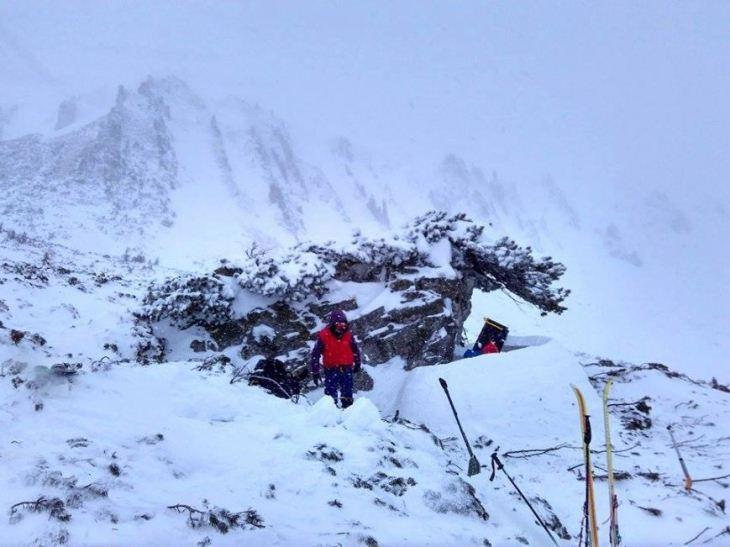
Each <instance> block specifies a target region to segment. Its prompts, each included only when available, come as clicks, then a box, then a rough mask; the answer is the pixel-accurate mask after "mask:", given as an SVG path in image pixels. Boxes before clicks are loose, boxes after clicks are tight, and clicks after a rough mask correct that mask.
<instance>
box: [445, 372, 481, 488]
mask: <svg viewBox="0 0 730 547" xmlns="http://www.w3.org/2000/svg"><path fill="white" fill-rule="evenodd" d="M439 383H440V384H441V387H442V388H444V392H445V393H446V397H447V398H448V399H449V404H450V405H451V410H452V411H453V413H454V418H456V425H458V426H459V431H461V436H462V437H463V438H464V444H466V449H467V451H468V452H469V467H468V469H467V472H466V474H467V475H468V476H470V477H471V476H472V475H477V474H479V472H480V471H481V470H482V466H481V464H480V463H479V460H477V457H476V456H475V455H474V452H472V450H471V446H469V441H468V440H467V438H466V434H465V433H464V428H463V427H461V422H460V421H459V415H458V414H457V413H456V408H455V407H454V402H453V401H452V400H451V395H450V394H449V386H448V384H447V383H446V380H444V379H443V378H439Z"/></svg>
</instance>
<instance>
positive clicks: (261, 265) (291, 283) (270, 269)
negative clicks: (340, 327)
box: [235, 246, 332, 301]
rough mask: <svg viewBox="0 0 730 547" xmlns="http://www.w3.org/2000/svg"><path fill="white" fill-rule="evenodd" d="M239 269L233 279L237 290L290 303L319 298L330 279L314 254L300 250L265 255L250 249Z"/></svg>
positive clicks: (253, 248)
mask: <svg viewBox="0 0 730 547" xmlns="http://www.w3.org/2000/svg"><path fill="white" fill-rule="evenodd" d="M239 266H240V270H241V272H240V273H238V274H236V275H235V278H236V280H237V281H238V284H239V285H240V286H241V288H243V289H246V290H248V291H251V292H253V293H257V294H261V295H264V296H275V297H280V298H282V299H284V300H291V301H301V300H304V299H306V298H308V297H309V296H312V295H315V296H317V297H320V296H322V295H323V294H324V293H325V292H326V291H327V289H326V284H327V282H328V281H329V280H330V279H331V278H332V272H331V270H330V268H328V267H327V265H326V264H325V263H324V262H323V260H322V259H321V258H320V257H319V256H318V255H317V254H316V253H314V252H311V251H307V250H302V249H300V248H295V249H294V251H293V252H291V253H287V254H283V255H277V254H268V255H267V254H265V253H264V252H262V251H260V250H259V249H258V248H257V247H256V246H254V247H252V248H251V249H249V251H248V252H247V253H246V258H245V259H244V260H243V262H241V263H240V264H239Z"/></svg>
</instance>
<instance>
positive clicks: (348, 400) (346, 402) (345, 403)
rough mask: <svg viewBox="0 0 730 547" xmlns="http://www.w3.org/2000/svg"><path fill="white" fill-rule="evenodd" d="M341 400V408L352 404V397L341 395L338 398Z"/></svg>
mask: <svg viewBox="0 0 730 547" xmlns="http://www.w3.org/2000/svg"><path fill="white" fill-rule="evenodd" d="M340 401H341V408H347V407H348V406H351V405H352V397H342V398H341V399H340Z"/></svg>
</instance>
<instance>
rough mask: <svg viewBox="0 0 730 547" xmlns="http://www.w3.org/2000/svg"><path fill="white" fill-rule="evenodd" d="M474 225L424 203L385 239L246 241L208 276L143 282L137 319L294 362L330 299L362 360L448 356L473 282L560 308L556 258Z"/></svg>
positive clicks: (416, 362)
mask: <svg viewBox="0 0 730 547" xmlns="http://www.w3.org/2000/svg"><path fill="white" fill-rule="evenodd" d="M483 232H484V227H482V226H478V225H476V224H474V223H473V222H472V221H471V220H469V219H467V218H466V216H464V215H455V216H451V217H450V216H448V215H446V213H443V212H431V213H428V214H427V215H424V216H422V217H419V218H417V219H416V220H415V221H414V222H413V223H412V224H411V225H410V226H408V227H407V228H406V229H405V230H404V231H402V232H397V233H395V234H393V235H392V237H391V238H389V239H378V240H373V239H368V238H364V237H362V236H360V235H359V234H355V236H354V237H353V240H352V241H351V242H350V243H349V244H347V245H337V244H334V243H328V244H325V245H313V244H304V245H299V246H297V247H295V248H293V249H292V250H290V251H289V252H288V253H284V254H273V253H263V252H261V251H258V250H256V249H255V248H254V249H252V250H250V251H249V252H248V253H247V255H246V258H245V259H244V260H242V261H241V262H238V263H233V262H228V261H225V263H224V264H223V265H222V266H221V267H220V268H218V269H217V270H216V273H214V274H212V275H210V276H201V277H195V276H184V277H179V278H171V279H168V280H166V281H165V282H164V283H161V284H159V285H153V286H152V287H151V288H150V290H149V293H148V295H147V297H146V298H145V301H144V303H145V305H144V307H143V309H142V310H140V312H139V313H138V318H139V319H140V320H141V321H146V322H148V323H149V324H151V325H153V326H154V325H155V324H158V323H161V322H167V323H169V324H171V325H172V326H173V327H177V328H179V329H182V330H185V329H188V328H190V327H193V326H196V327H202V328H203V329H205V331H207V333H208V334H209V336H210V338H211V340H212V341H213V342H214V344H215V347H217V348H218V349H219V350H223V349H225V348H230V347H240V355H241V357H242V358H243V359H245V360H249V359H254V358H256V357H257V356H262V355H273V356H276V357H278V358H279V359H281V360H283V361H285V362H287V363H288V364H289V366H290V367H292V368H298V367H301V366H303V365H305V364H306V362H307V358H308V355H309V352H310V350H311V346H312V344H313V341H314V338H315V336H316V333H317V332H318V330H319V329H321V328H322V327H323V326H324V324H325V322H326V317H327V315H328V314H329V312H330V311H332V310H333V309H337V308H339V309H343V310H345V311H346V312H347V313H348V316H349V319H350V322H351V327H352V329H353V331H354V332H355V334H356V335H357V337H358V339H359V341H360V345H361V349H362V352H363V355H364V360H365V362H367V363H370V364H377V363H385V362H387V361H390V360H391V359H393V358H396V357H398V358H400V359H402V361H403V363H404V366H405V367H406V368H413V367H416V366H422V365H433V364H436V363H441V362H446V361H450V360H452V359H453V357H454V350H455V348H456V346H457V344H459V343H460V342H461V333H462V327H463V324H464V321H465V320H466V318H467V317H468V316H469V313H470V311H471V303H470V302H471V296H472V291H473V290H474V288H479V289H481V290H485V291H490V290H495V289H504V290H507V291H510V292H511V293H513V294H515V295H517V296H519V297H521V298H522V299H523V300H525V301H526V302H529V303H532V304H533V305H535V306H536V307H538V308H540V309H541V310H542V311H543V313H548V312H554V313H561V312H562V311H563V310H564V309H565V308H564V307H563V306H562V302H563V300H564V299H565V298H566V297H567V295H568V291H567V290H565V289H562V288H554V287H553V286H552V285H553V283H554V282H555V281H557V280H558V279H559V278H560V277H561V276H562V274H563V272H564V267H563V266H562V265H561V264H559V263H556V262H553V261H552V259H550V258H544V259H540V260H535V259H534V258H533V257H532V254H531V250H530V249H529V248H526V249H523V248H521V247H519V246H518V245H517V244H516V243H514V242H513V241H511V240H508V239H506V238H503V239H498V240H496V241H490V240H489V239H487V238H486V237H485V236H484V233H483ZM196 347H197V348H201V347H203V346H201V344H200V342H199V341H198V342H197V343H196Z"/></svg>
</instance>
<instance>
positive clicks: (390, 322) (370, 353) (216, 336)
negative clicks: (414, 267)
mask: <svg viewBox="0 0 730 547" xmlns="http://www.w3.org/2000/svg"><path fill="white" fill-rule="evenodd" d="M468 285H469V284H468V283H462V282H461V280H447V279H439V278H426V277H422V278H417V279H415V280H406V279H397V280H395V281H393V282H391V283H388V284H386V285H385V286H384V288H383V293H381V295H382V294H385V295H386V296H387V297H388V300H389V301H396V302H397V306H396V307H393V308H386V307H385V306H384V305H383V306H379V307H377V308H375V309H373V310H372V311H368V312H366V313H363V311H362V310H363V308H364V306H365V304H367V302H361V301H359V300H358V299H357V298H347V299H344V300H329V299H323V300H322V301H319V302H308V303H306V304H304V305H296V304H292V303H286V302H281V301H279V302H275V303H273V304H272V305H270V306H268V307H266V308H256V309H254V310H253V311H251V312H249V313H248V314H246V315H245V316H243V317H241V318H238V319H234V320H231V321H230V322H227V323H225V324H222V325H219V326H216V327H213V328H211V329H210V331H209V332H210V335H211V337H212V338H213V340H215V343H216V344H217V345H218V347H219V348H226V347H231V346H238V345H241V356H242V357H243V358H244V359H251V358H253V357H255V356H257V355H265V354H268V353H270V352H271V351H272V348H274V349H273V351H274V353H275V354H276V355H277V356H278V357H279V358H281V359H283V360H284V361H286V362H289V363H291V364H292V365H293V366H300V365H302V364H304V363H306V361H307V358H308V356H309V352H310V350H311V346H312V343H313V341H314V339H315V336H316V333H317V332H318V330H319V329H321V328H323V326H324V322H325V321H326V318H327V316H328V315H329V313H330V312H331V311H332V310H334V309H341V310H344V311H345V312H348V315H349V319H350V326H351V329H352V331H353V332H354V333H355V335H356V337H357V340H358V342H359V344H360V349H361V351H362V353H363V356H364V360H365V362H366V363H369V364H376V363H384V362H386V361H389V360H390V359H392V358H393V357H396V356H398V357H401V358H402V359H403V360H404V361H405V367H406V368H409V369H410V368H413V367H416V366H420V365H433V364H436V363H439V362H443V361H444V359H447V358H449V359H450V358H451V357H452V356H453V355H454V348H455V345H456V344H457V343H458V342H460V333H461V328H462V325H463V323H464V321H465V320H466V318H467V317H468V315H469V312H470V309H471V305H470V301H469V299H470V297H471V290H470V288H469V286H468ZM261 325H265V326H267V327H270V329H271V333H273V334H269V335H265V336H259V335H257V334H258V333H257V331H256V327H257V326H261Z"/></svg>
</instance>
